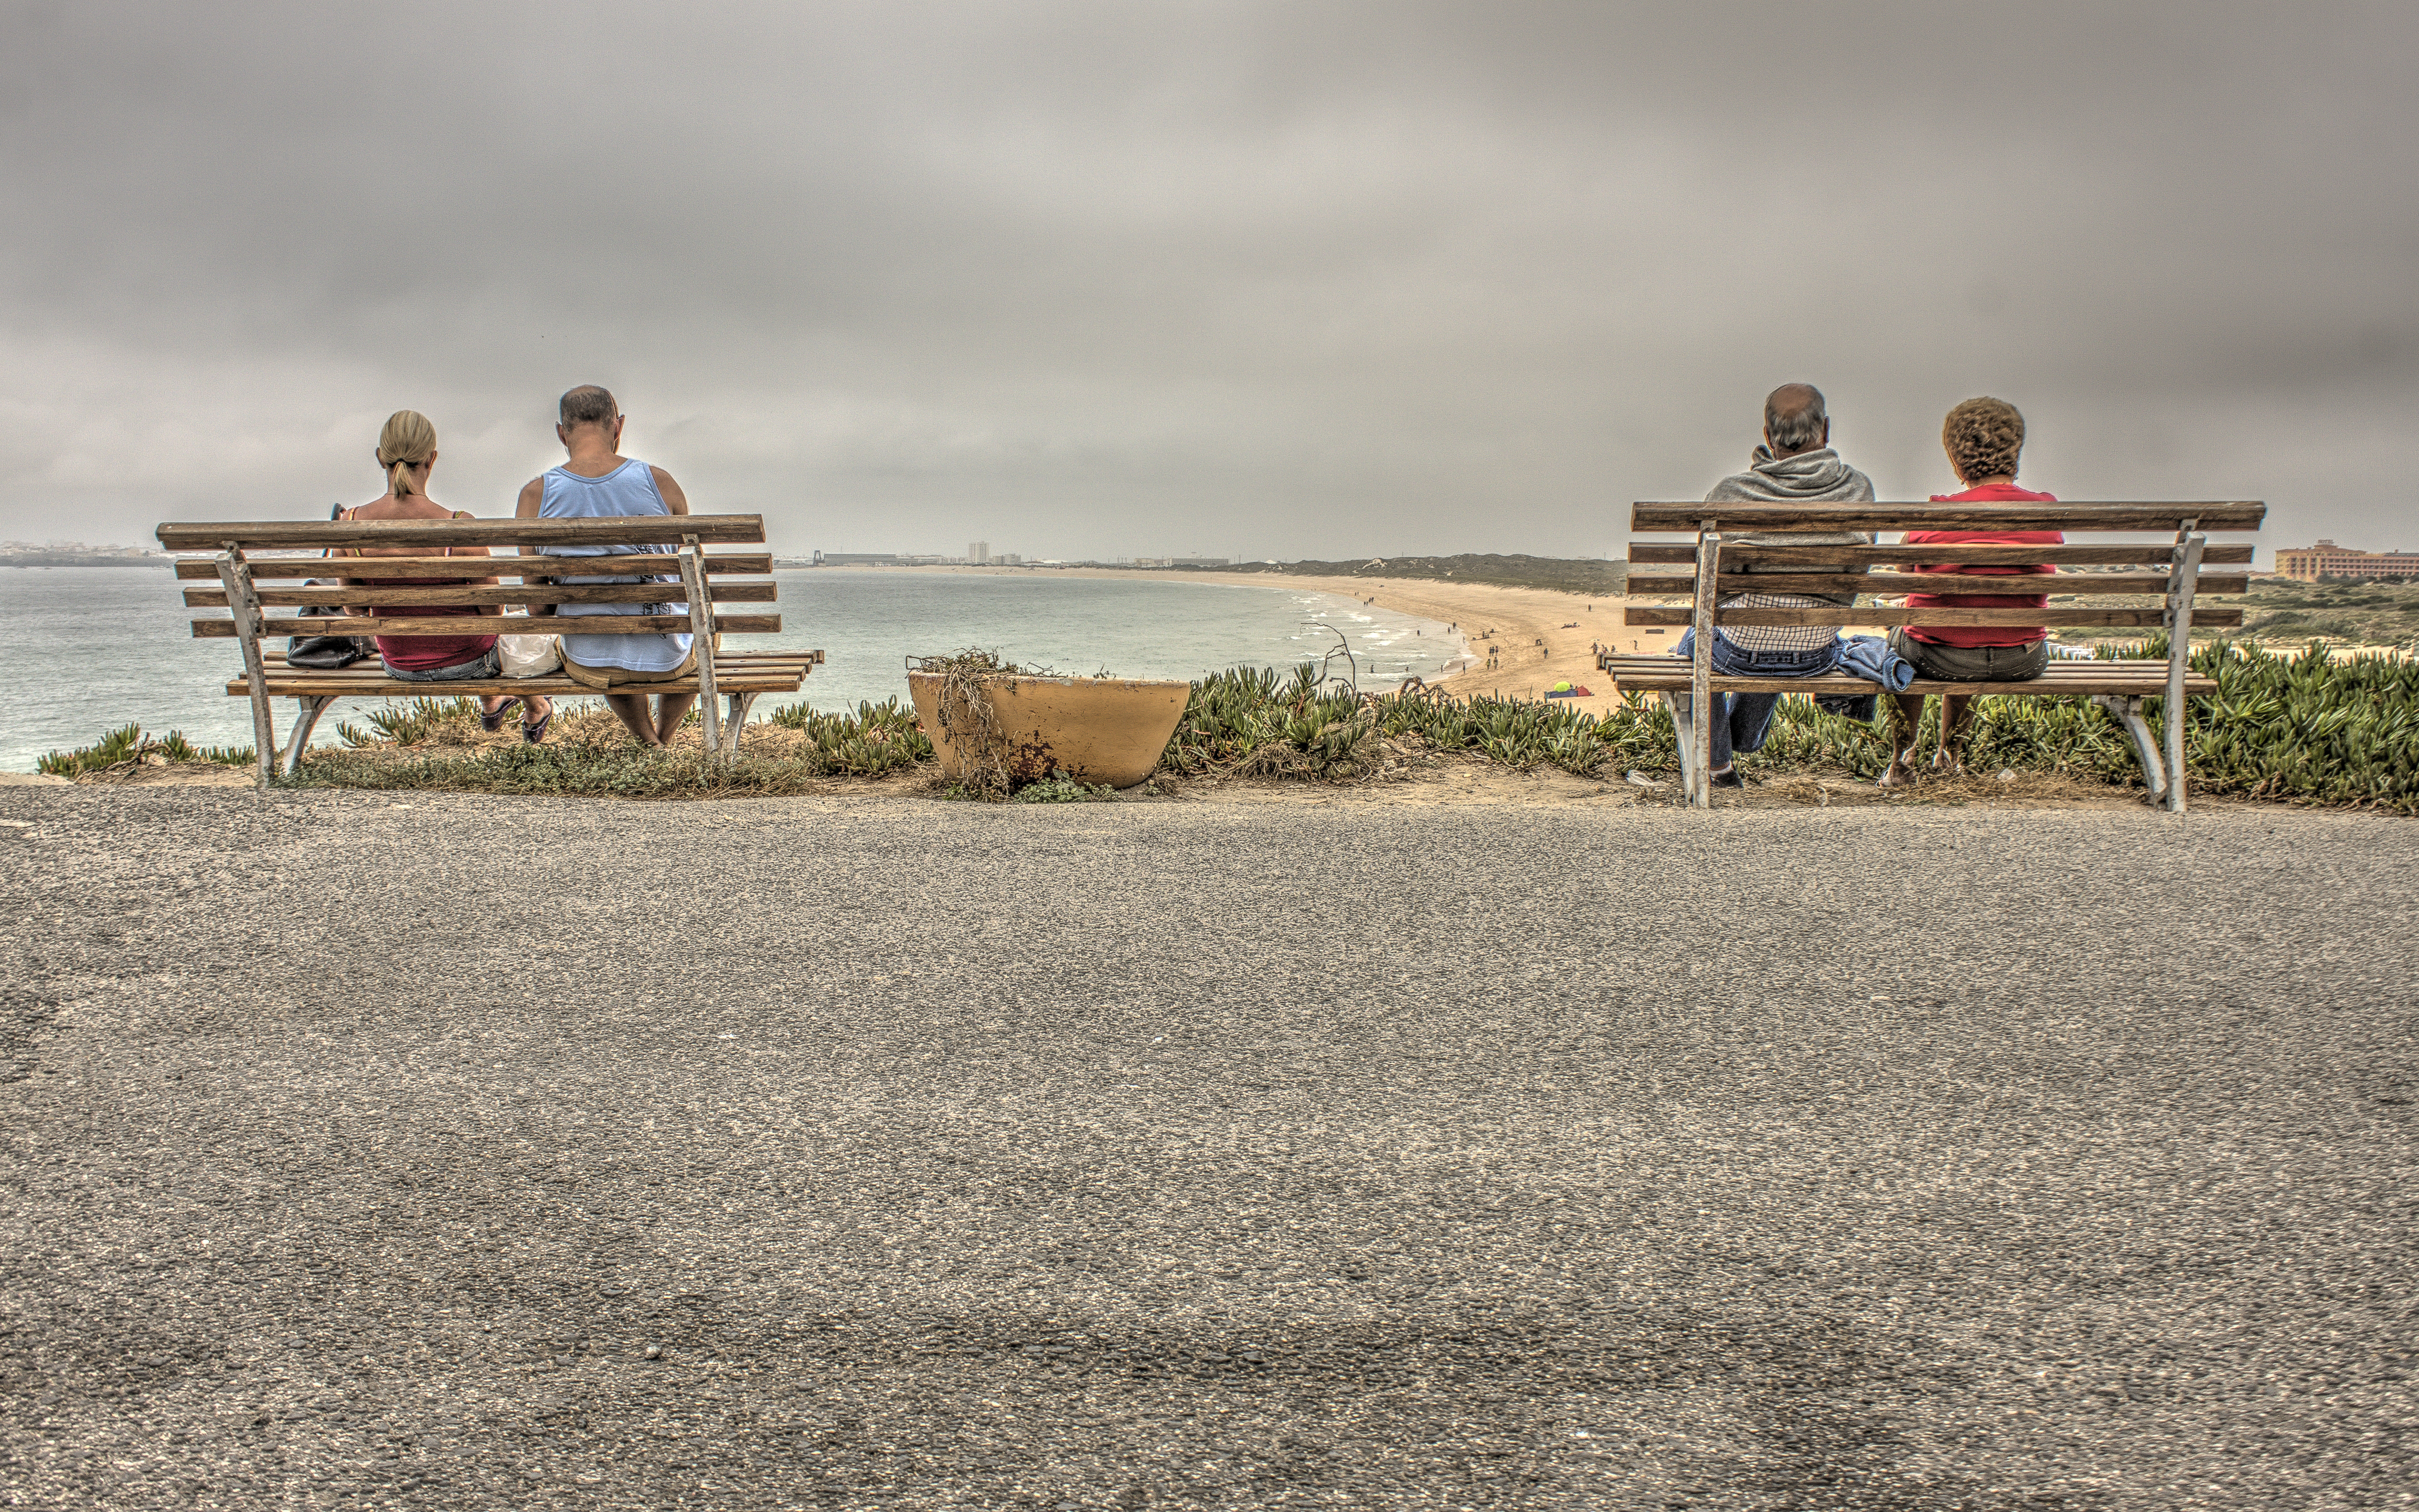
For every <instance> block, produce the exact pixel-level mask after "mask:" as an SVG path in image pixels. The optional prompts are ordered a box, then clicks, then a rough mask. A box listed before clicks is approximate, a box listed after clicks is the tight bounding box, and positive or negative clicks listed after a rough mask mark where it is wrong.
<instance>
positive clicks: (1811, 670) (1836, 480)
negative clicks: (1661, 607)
mask: <svg viewBox="0 0 2419 1512" xmlns="http://www.w3.org/2000/svg"><path fill="white" fill-rule="evenodd" d="M1872 496H1873V480H1872V479H1871V478H1868V477H1866V476H1865V475H1864V474H1863V473H1861V472H1859V471H1857V470H1856V469H1855V468H1852V467H1850V466H1848V464H1847V463H1845V462H1842V461H1841V460H1840V454H1839V453H1837V452H1835V451H1833V450H1831V416H1830V414H1829V412H1828V411H1827V410H1826V409H1825V407H1824V404H1823V391H1822V390H1820V389H1817V388H1816V387H1814V385H1812V384H1810V383H1784V384H1782V385H1781V386H1780V387H1779V388H1777V389H1775V390H1773V391H1772V393H1771V395H1770V396H1769V397H1767V398H1766V399H1765V400H1764V444H1763V445H1762V446H1759V447H1757V448H1756V449H1755V452H1754V454H1753V455H1751V456H1749V458H1748V470H1747V471H1745V472H1734V473H1733V474H1731V475H1730V476H1729V477H1727V478H1724V479H1723V480H1722V481H1721V482H1719V483H1718V484H1716V485H1714V486H1713V489H1712V491H1711V492H1709V493H1707V494H1706V495H1705V501H1706V502H1707V503H1709V504H1716V503H1764V504H1817V503H1859V502H1863V501H1869V500H1871V499H1872ZM1872 539H1873V538H1872V536H1871V535H1869V534H1866V533H1863V532H1857V531H1842V532H1814V533H1810V534H1808V533H1798V532H1792V533H1789V534H1786V535H1781V534H1770V535H1767V534H1760V533H1749V534H1744V535H1724V536H1723V537H1722V544H1723V545H1724V546H1725V547H1730V546H1850V545H1870V544H1871V543H1872ZM1722 570H1723V571H1725V572H1730V571H1733V570H1735V569H1733V568H1731V567H1729V566H1727V565H1725V566H1724V568H1723V569H1722ZM1747 570H1748V571H1749V572H1770V573H1772V574H1773V575H1774V579H1775V580H1774V583H1773V591H1772V592H1770V593H1754V594H1731V595H1730V596H1729V597H1727V598H1723V599H1720V600H1718V603H1719V604H1720V606H1721V607H1722V608H1725V609H1731V608H1737V607H1742V606H1744V607H1747V608H1754V609H1806V608H1814V607H1818V606H1823V605H1838V606H1840V607H1841V608H1846V607H1848V606H1850V605H1853V604H1854V603H1856V601H1857V596H1856V595H1855V594H1810V593H1794V592H1790V591H1789V590H1788V584H1787V581H1786V577H1787V574H1788V572H1789V569H1788V568H1786V567H1754V566H1750V567H1749V568H1748V569H1747ZM1695 637H1696V632H1695V631H1694V630H1690V631H1689V632H1688V633H1687V635H1684V636H1682V637H1681V638H1680V644H1679V645H1678V646H1677V647H1675V648H1674V649H1673V654H1674V655H1675V656H1688V655H1690V654H1691V653H1692V652H1693V651H1694V650H1695V646H1696V641H1695ZM1839 663H1840V632H1839V631H1838V630H1837V629H1835V628H1834V627H1832V626H1830V625H1729V626H1725V627H1723V628H1720V629H1718V630H1716V631H1715V632H1714V671H1718V672H1721V673H1724V674H1726V675H1729V676H1734V677H1818V676H1821V675H1822V674H1823V673H1825V672H1827V671H1831V670H1832V669H1833V668H1834V667H1837V666H1838V665H1839ZM1678 702H1679V713H1680V715H1681V717H1683V718H1693V717H1695V711H1694V710H1692V709H1690V708H1689V707H1688V704H1689V702H1690V701H1689V699H1688V698H1687V697H1686V696H1685V695H1683V696H1682V697H1681V698H1680V699H1679V701H1678ZM1712 702H1713V704H1714V705H1715V707H1714V708H1713V710H1712V711H1711V712H1712V714H1713V718H1714V726H1713V730H1712V732H1711V733H1712V735H1713V751H1712V754H1711V759H1710V760H1709V761H1708V762H1707V764H1706V767H1705V770H1706V774H1707V776H1708V778H1709V779H1711V780H1712V782H1713V785H1714V786H1716V787H1718V788H1735V787H1745V786H1746V785H1747V784H1746V782H1745V780H1744V779H1741V778H1740V777H1739V775H1738V773H1737V772H1736V771H1734V770H1733V769H1732V765H1731V761H1732V756H1733V752H1736V753H1739V754H1749V753H1751V752H1754V751H1757V750H1761V749H1763V748H1764V739H1765V737H1766V736H1767V735H1769V734H1770V733H1772V714H1773V710H1774V709H1776V708H1778V707H1779V706H1780V694H1778V693H1716V694H1715V695H1713V699H1712ZM1859 702H1861V703H1862V704H1863V705H1864V713H1865V717H1867V718H1871V717H1872V701H1871V700H1870V699H1867V700H1862V701H1859ZM1842 712H1850V713H1853V712H1854V711H1853V710H1843V711H1842Z"/></svg>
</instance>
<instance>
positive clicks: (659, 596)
mask: <svg viewBox="0 0 2419 1512" xmlns="http://www.w3.org/2000/svg"><path fill="white" fill-rule="evenodd" d="M667 589H672V590H673V591H672V592H670V593H667V592H666V590H667ZM713 594H714V601H715V603H716V604H770V603H772V602H773V601H774V600H775V599H776V598H778V596H779V594H780V590H779V588H778V586H777V585H775V584H773V583H768V582H766V583H749V582H740V583H716V585H715V586H714V589H713ZM254 596H255V597H257V598H258V599H259V600H260V604H261V607H262V608H264V609H300V608H302V607H304V606H306V605H319V606H324V607H326V608H329V609H346V608H350V607H352V606H354V605H363V604H375V605H384V604H406V605H412V604H660V603H664V602H666V601H668V600H670V601H677V600H678V599H679V597H680V590H679V589H678V585H676V584H667V583H589V584H584V585H580V586H577V587H569V588H565V587H561V586H551V587H526V588H524V587H516V586H513V585H510V584H498V585H496V586H495V587H492V588H477V587H463V588H359V587H353V588H262V589H257V590H255V591H254ZM185 607H186V608H187V609H225V608H226V607H227V595H226V590H225V589H223V588H188V589H186V590H185Z"/></svg>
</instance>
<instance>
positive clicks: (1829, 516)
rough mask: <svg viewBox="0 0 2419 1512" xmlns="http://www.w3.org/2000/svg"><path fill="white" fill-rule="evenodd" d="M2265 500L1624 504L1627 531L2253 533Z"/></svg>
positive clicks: (2261, 515) (1645, 502)
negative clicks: (1706, 526)
mask: <svg viewBox="0 0 2419 1512" xmlns="http://www.w3.org/2000/svg"><path fill="white" fill-rule="evenodd" d="M2267 513H2268V506H2267V505H2266V504H2264V503H2260V502H2258V501H2210V502H2206V503H2133V502H2113V503H2111V502H2098V501H2087V502H2078V503H2049V504H2035V503H2012V504H1983V503H1972V504H1936V503H1931V502H1925V503H1919V504H1918V503H1885V502H1878V501H1877V502H1873V503H1859V504H1708V503H1702V502H1700V503H1674V502H1663V501H1646V500H1641V501H1639V502H1637V503H1634V504H1632V505H1630V506H1629V528H1630V529H1631V530H1633V531H1687V532H1691V533H1694V532H1695V531H1696V529H1697V527H1698V525H1699V524H1700V523H1701V522H1702V521H1704V520H1707V519H1718V520H1719V521H1721V528H1722V529H1723V530H1725V531H1780V532H1795V531H2176V530H2181V529H2182V528H2183V526H2184V523H2185V522H2186V521H2188V520H2192V521H2197V522H2198V523H2197V524H2196V525H2195V526H2194V527H2193V528H2194V529H2196V530H2198V531H2203V532H2208V531H2256V530H2257V529H2258V528H2259V522H2260V520H2261V519H2263V518H2264V517H2266V516H2267Z"/></svg>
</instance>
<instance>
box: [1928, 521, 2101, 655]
mask: <svg viewBox="0 0 2419 1512" xmlns="http://www.w3.org/2000/svg"><path fill="white" fill-rule="evenodd" d="M1932 501H1933V502H1934V503H1935V504H2026V503H2040V504H2054V503H2056V502H2057V495H2055V494H2045V493H2027V492H2026V491H2025V490H2024V489H2022V488H2019V487H2017V486H2015V485H2013V484H2011V483H1993V484H1985V485H1984V486H1981V487H1980V488H1968V489H1966V490H1965V491H1964V493H1956V494H1934V495H1933V496H1932ZM1900 539H1901V540H1902V541H1903V543H1904V544H1905V545H1907V546H2057V545H2059V544H2061V543H2063V542H2064V541H2065V540H2066V537H2065V536H2063V535H2061V534H2059V533H2058V532H2056V531H1909V532H1906V534H1905V535H1903V536H1902V537H1901V538H1900ZM1899 570H1900V571H1901V572H1962V573H1980V574H1981V575H1982V576H1984V577H1989V578H2020V577H2025V576H2027V575H2029V574H2036V573H2044V572H2056V571H2057V568H2056V567H2053V566H2051V565H2050V564H2049V563H2045V562H2044V563H2030V564H2026V563H2006V564H1980V563H1970V562H1969V563H1959V564H1956V565H1949V564H1945V563H1944V564H1921V565H1918V564H1914V563H1910V564H1907V565H1904V566H1902V567H1900V568H1899ZM2048 602H2049V595H2048V594H1907V595H1906V607H1907V608H1909V609H2040V608H2042V606H2044V605H2046V604H2047V603H2048ZM1906 633H1907V638H1908V639H1909V640H1923V641H1928V642H1930V643H1931V644H1933V645H1935V646H2028V645H2030V644H2032V643H2033V642H2034V641H2036V640H2048V639H2049V631H2048V630H2047V629H2045V628H2043V627H2042V626H2041V625H1908V626H1907V627H1906Z"/></svg>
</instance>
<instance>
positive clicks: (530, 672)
mask: <svg viewBox="0 0 2419 1512" xmlns="http://www.w3.org/2000/svg"><path fill="white" fill-rule="evenodd" d="M496 659H497V660H498V661H500V662H501V663H503V668H504V675H505V676H506V677H544V676H545V675H546V674H547V673H548V672H550V671H555V670H556V669H558V668H560V667H561V666H562V640H561V639H559V638H558V637H555V636H550V635H500V636H498V637H496Z"/></svg>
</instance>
